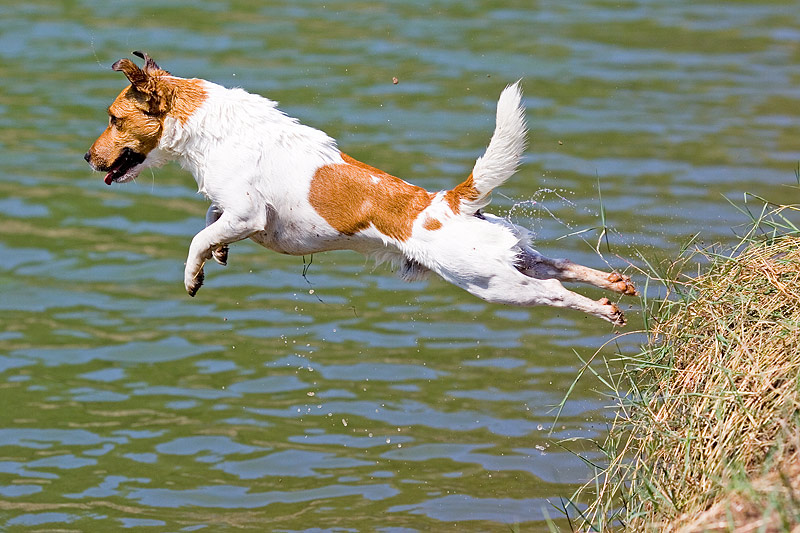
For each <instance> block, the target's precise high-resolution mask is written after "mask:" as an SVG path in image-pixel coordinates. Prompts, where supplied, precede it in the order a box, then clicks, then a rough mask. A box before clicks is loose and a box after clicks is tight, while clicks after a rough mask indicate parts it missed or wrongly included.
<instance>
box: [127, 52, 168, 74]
mask: <svg viewBox="0 0 800 533" xmlns="http://www.w3.org/2000/svg"><path fill="white" fill-rule="evenodd" d="M133 55H135V56H136V57H141V58H142V59H144V71H145V73H147V75H149V76H171V74H170V73H169V72H168V71H166V70H164V69H163V68H161V67H159V66H158V65H157V64H156V62H155V61H153V58H152V57H150V56H149V55H147V52H141V51H139V50H134V51H133Z"/></svg>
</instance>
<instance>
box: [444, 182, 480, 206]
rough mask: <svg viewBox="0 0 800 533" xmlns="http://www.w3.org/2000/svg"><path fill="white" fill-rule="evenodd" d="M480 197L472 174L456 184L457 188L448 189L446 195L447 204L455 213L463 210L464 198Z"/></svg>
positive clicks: (475, 198)
mask: <svg viewBox="0 0 800 533" xmlns="http://www.w3.org/2000/svg"><path fill="white" fill-rule="evenodd" d="M479 197H480V193H478V189H476V188H475V181H474V180H473V179H472V174H470V175H469V177H468V178H467V179H466V180H464V181H463V182H462V183H459V184H458V185H456V186H455V188H453V189H452V190H449V191H447V192H446V193H445V195H444V199H445V201H446V202H447V205H449V206H450V209H452V210H453V213H455V214H458V213H460V212H461V200H462V199H463V200H468V201H469V200H477V199H478V198H479Z"/></svg>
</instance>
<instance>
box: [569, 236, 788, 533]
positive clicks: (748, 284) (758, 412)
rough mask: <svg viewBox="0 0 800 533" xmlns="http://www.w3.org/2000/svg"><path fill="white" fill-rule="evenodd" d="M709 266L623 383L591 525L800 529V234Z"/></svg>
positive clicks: (586, 514) (663, 313)
mask: <svg viewBox="0 0 800 533" xmlns="http://www.w3.org/2000/svg"><path fill="white" fill-rule="evenodd" d="M706 257H707V258H708V259H709V261H710V266H709V267H708V268H707V271H706V273H705V274H702V275H698V276H696V277H692V278H689V279H685V280H683V281H682V282H681V283H680V284H676V283H674V282H673V283H669V284H667V285H668V286H669V287H670V288H671V289H672V290H673V297H671V298H667V299H665V300H663V301H661V302H659V303H658V304H657V305H656V306H655V308H654V309H653V310H651V311H650V312H649V314H648V322H649V323H648V329H649V332H648V333H649V343H648V345H647V346H645V347H644V349H643V351H642V353H641V354H639V355H638V356H636V357H633V358H627V364H626V370H625V372H624V373H623V375H622V377H621V379H619V380H618V381H617V382H616V384H615V387H617V388H616V391H617V392H618V393H619V391H624V394H620V395H619V396H620V398H621V404H620V411H619V415H618V418H617V420H616V422H615V423H614V426H613V428H612V430H611V435H610V437H609V438H608V440H607V441H606V442H605V443H604V444H603V445H601V448H602V449H603V451H604V452H605V453H606V454H607V456H608V459H609V465H607V466H606V467H604V468H603V469H602V471H599V472H598V476H597V478H596V479H595V480H594V482H593V483H591V484H589V485H587V486H586V487H584V489H582V491H580V492H579V493H578V494H577V495H576V497H575V498H574V500H573V501H586V500H589V501H590V503H589V505H588V509H586V510H584V511H582V512H581V513H580V515H581V516H580V517H581V518H582V519H583V521H584V524H583V525H582V526H580V527H581V528H582V529H581V530H586V531H589V530H595V531H604V530H612V529H620V530H626V531H637V532H639V531H665V532H672V531H675V532H677V531H680V532H690V531H691V532H695V531H736V532H745V531H754V532H755V531H766V532H772V531H775V532H778V531H797V532H800V459H799V458H798V453H800V424H798V422H800V238H798V237H797V236H793V235H782V236H777V234H775V233H773V234H772V235H770V236H769V237H762V238H759V239H754V238H752V236H750V238H748V239H747V241H746V243H743V245H742V246H740V247H738V248H737V249H736V250H734V251H733V252H732V253H730V254H727V255H718V254H709V253H706ZM674 294H678V295H679V296H678V297H677V298H676V297H674ZM622 384H624V385H625V386H624V387H623V386H621V385H622ZM578 508H579V507H578V506H577V504H576V506H575V507H574V509H578ZM573 514H574V513H573ZM576 525H578V524H577V522H576Z"/></svg>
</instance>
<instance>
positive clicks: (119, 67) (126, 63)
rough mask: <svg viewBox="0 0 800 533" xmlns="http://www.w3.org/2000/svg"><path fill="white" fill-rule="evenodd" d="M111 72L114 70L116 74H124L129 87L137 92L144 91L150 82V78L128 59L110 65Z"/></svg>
mask: <svg viewBox="0 0 800 533" xmlns="http://www.w3.org/2000/svg"><path fill="white" fill-rule="evenodd" d="M111 70H116V71H117V72H122V73H123V74H125V76H126V77H127V78H128V81H130V82H131V85H133V86H134V87H135V88H136V89H138V90H141V89H144V88H145V87H146V86H147V84H148V83H149V81H150V80H149V78H150V77H149V76H148V75H147V74H146V73H145V72H144V71H143V70H142V69H140V68H139V66H138V65H137V64H136V63H134V62H133V61H131V60H130V59H128V58H125V59H120V60H119V61H117V62H116V63H114V64H113V65H111Z"/></svg>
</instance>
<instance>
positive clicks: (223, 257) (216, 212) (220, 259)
mask: <svg viewBox="0 0 800 533" xmlns="http://www.w3.org/2000/svg"><path fill="white" fill-rule="evenodd" d="M221 216H222V208H221V207H219V206H217V205H216V204H211V206H210V207H209V208H208V211H206V226H210V225H211V224H213V223H214V222H216V221H217V220H219V217H221ZM211 253H212V255H213V257H214V261H216V262H217V263H219V264H220V265H222V266H225V265H227V264H228V245H227V244H223V245H220V246H218V247H217V248H215V249H214V251H212V252H211Z"/></svg>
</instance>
